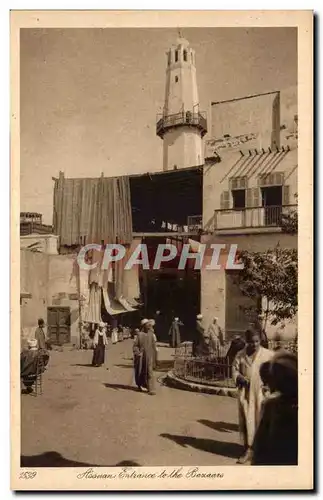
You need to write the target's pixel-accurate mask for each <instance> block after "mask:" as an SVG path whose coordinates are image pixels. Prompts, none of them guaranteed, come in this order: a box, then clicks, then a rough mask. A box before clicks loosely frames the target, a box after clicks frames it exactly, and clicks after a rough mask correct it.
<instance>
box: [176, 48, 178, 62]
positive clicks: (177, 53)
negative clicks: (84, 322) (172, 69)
mask: <svg viewBox="0 0 323 500" xmlns="http://www.w3.org/2000/svg"><path fill="white" fill-rule="evenodd" d="M177 61H178V50H175V62H177Z"/></svg>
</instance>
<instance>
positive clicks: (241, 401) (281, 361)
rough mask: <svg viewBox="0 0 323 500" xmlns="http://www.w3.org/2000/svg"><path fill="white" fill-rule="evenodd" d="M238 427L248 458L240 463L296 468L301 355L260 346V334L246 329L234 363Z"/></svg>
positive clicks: (233, 373) (233, 374)
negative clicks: (242, 346)
mask: <svg viewBox="0 0 323 500" xmlns="http://www.w3.org/2000/svg"><path fill="white" fill-rule="evenodd" d="M232 378H233V380H234V381H235V383H236V386H237V388H238V408H239V427H240V433H241V436H242V439H243V445H244V454H243V455H242V456H241V457H240V458H239V460H238V463H239V464H252V465H297V455H298V372H297V356H296V355H295V354H293V353H290V352H288V351H284V350H282V349H280V350H278V351H270V350H269V349H266V348H265V347H262V345H261V333H259V331H258V330H254V329H248V330H247V331H246V332H245V347H244V348H243V349H242V350H240V351H239V352H238V353H237V355H236V356H235V358H234V361H233V365H232Z"/></svg>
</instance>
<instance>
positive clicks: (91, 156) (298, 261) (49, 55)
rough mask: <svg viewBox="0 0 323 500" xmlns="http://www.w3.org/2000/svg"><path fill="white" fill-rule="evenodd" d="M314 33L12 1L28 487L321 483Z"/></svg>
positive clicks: (20, 404)
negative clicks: (37, 7)
mask: <svg viewBox="0 0 323 500" xmlns="http://www.w3.org/2000/svg"><path fill="white" fill-rule="evenodd" d="M312 45H313V12H312V11H310V10H308V11H306V10H304V11H109V10H106V11H59V10H57V11H32V10H30V11H11V488H12V489H13V490H18V491H21V490H33V491H35V490H93V491H94V490H106V491H109V490H111V491H122V490H130V491H131V490H142V491H143V490H151V491H156V490H165V491H167V490H196V491H202V490H210V491H211V490H213V491H218V490H232V491H239V490H268V491H269V490H313V488H314V465H313V461H314V458H313V438H314V436H313V345H314V342H313V331H312V325H313V275H312V272H313V268H312V259H313V102H312V100H313V47H312ZM18 299H19V300H18Z"/></svg>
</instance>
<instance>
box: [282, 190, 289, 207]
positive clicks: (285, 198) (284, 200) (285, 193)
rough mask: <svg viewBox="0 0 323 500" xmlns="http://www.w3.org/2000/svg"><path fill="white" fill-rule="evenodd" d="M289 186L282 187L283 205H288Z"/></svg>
mask: <svg viewBox="0 0 323 500" xmlns="http://www.w3.org/2000/svg"><path fill="white" fill-rule="evenodd" d="M289 203H290V201H289V186H283V205H289Z"/></svg>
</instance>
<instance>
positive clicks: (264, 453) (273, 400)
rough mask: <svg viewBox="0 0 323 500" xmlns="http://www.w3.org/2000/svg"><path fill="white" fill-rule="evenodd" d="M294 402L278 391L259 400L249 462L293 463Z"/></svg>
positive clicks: (295, 438)
mask: <svg viewBox="0 0 323 500" xmlns="http://www.w3.org/2000/svg"><path fill="white" fill-rule="evenodd" d="M297 461H298V402H297V397H294V398H291V397H287V396H284V395H283V394H280V393H274V394H271V395H270V396H269V397H268V398H266V400H265V401H264V404H263V410H262V418H261V421H260V424H259V427H258V429H257V432H256V435H255V439H254V443H253V459H252V465H297Z"/></svg>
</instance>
